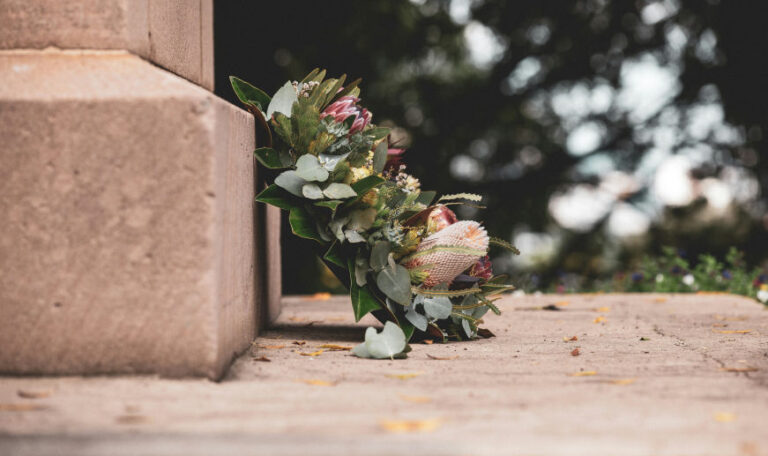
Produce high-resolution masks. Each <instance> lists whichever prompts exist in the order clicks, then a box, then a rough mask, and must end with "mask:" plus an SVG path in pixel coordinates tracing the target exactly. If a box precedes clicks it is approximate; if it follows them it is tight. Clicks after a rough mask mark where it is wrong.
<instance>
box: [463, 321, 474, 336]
mask: <svg viewBox="0 0 768 456" xmlns="http://www.w3.org/2000/svg"><path fill="white" fill-rule="evenodd" d="M461 328H462V329H463V330H464V334H466V336H467V337H470V338H471V337H472V336H473V333H472V327H471V326H470V324H469V321H468V320H465V319H463V318H462V319H461Z"/></svg>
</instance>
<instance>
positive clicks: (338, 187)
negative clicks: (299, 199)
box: [323, 182, 357, 199]
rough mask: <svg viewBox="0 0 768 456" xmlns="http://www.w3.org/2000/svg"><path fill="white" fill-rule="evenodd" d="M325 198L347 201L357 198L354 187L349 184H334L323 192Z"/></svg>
mask: <svg viewBox="0 0 768 456" xmlns="http://www.w3.org/2000/svg"><path fill="white" fill-rule="evenodd" d="M323 193H324V194H325V196H327V197H328V198H330V199H345V198H352V197H355V196H357V193H355V191H354V190H352V187H350V186H349V185H347V184H339V183H337V182H334V183H332V184H330V185H329V186H328V187H326V188H325V190H323Z"/></svg>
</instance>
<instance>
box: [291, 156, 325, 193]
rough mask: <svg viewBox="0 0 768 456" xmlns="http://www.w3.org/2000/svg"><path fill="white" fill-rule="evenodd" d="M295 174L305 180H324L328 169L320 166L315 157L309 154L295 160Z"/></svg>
mask: <svg viewBox="0 0 768 456" xmlns="http://www.w3.org/2000/svg"><path fill="white" fill-rule="evenodd" d="M296 174H297V175H298V176H299V177H300V178H302V179H304V180H306V181H318V182H325V181H326V180H327V179H328V170H326V169H325V168H323V167H322V166H320V162H319V161H318V160H317V157H315V156H314V155H310V154H306V155H302V156H301V157H299V159H298V160H296ZM315 199H317V198H315Z"/></svg>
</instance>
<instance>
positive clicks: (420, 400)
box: [400, 394, 432, 404]
mask: <svg viewBox="0 0 768 456" xmlns="http://www.w3.org/2000/svg"><path fill="white" fill-rule="evenodd" d="M400 399H402V400H404V401H406V402H414V403H416V404H426V403H428V402H432V398H431V397H427V396H406V395H405V394H401V395H400Z"/></svg>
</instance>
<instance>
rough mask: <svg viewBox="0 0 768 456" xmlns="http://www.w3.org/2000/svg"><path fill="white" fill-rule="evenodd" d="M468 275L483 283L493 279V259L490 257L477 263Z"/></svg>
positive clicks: (483, 258)
mask: <svg viewBox="0 0 768 456" xmlns="http://www.w3.org/2000/svg"><path fill="white" fill-rule="evenodd" d="M467 275H469V276H470V277H477V278H478V279H480V280H481V281H482V282H485V281H487V280H488V279H490V278H491V277H493V266H492V265H491V259H490V258H489V257H488V255H486V256H484V257H482V258H480V259H479V260H477V262H476V263H475V264H474V265H473V266H472V267H471V268H469V271H468V272H467Z"/></svg>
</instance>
